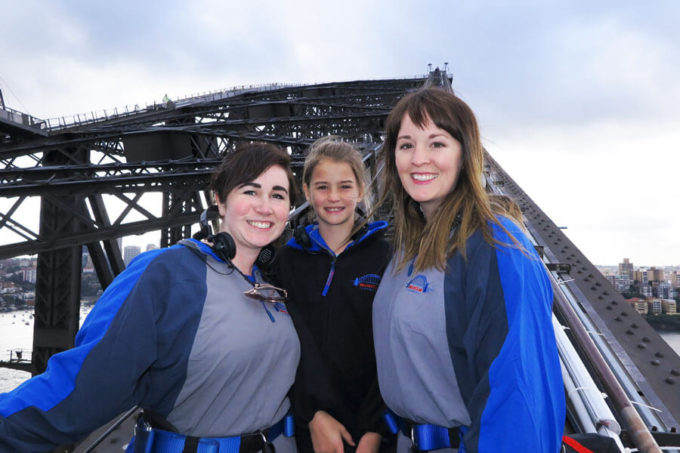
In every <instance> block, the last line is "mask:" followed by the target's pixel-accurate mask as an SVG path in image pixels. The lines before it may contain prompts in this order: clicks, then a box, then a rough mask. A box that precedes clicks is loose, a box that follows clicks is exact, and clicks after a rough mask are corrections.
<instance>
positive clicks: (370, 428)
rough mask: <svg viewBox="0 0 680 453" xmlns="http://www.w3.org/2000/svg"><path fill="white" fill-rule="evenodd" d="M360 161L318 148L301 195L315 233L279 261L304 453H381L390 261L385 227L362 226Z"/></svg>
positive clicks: (345, 148)
mask: <svg viewBox="0 0 680 453" xmlns="http://www.w3.org/2000/svg"><path fill="white" fill-rule="evenodd" d="M364 175H365V172H364V165H363V163H362V160H361V155H360V154H359V152H358V151H357V150H356V149H354V148H353V147H352V146H351V145H349V144H347V143H343V142H342V141H340V140H339V139H338V138H337V137H328V138H324V139H321V140H318V141H317V142H315V143H314V144H313V145H312V147H311V149H310V152H309V154H308V156H307V159H306V160H305V165H304V171H303V176H302V180H303V183H304V185H303V189H304V193H305V196H306V197H307V200H308V201H309V202H310V204H311V206H312V208H313V209H314V213H315V214H316V217H317V219H318V223H315V224H312V225H309V226H307V227H306V228H304V229H303V228H302V227H300V228H298V229H297V230H296V234H295V236H294V237H293V238H292V239H291V240H290V242H288V244H286V246H284V247H283V248H282V250H281V251H280V252H279V256H278V260H277V263H278V265H277V277H278V281H279V283H280V284H281V285H282V286H283V287H285V288H286V289H287V290H288V294H289V300H290V301H291V302H290V304H289V305H290V309H291V315H292V317H293V321H294V322H295V324H296V327H297V328H298V333H299V334H300V339H301V344H302V354H303V358H302V360H301V365H300V367H299V369H298V375H297V377H296V383H295V389H294V404H293V410H294V415H295V419H296V424H297V426H296V434H295V436H296V439H297V441H298V448H299V450H300V451H302V452H311V451H312V450H314V451H316V452H331V451H333V452H335V451H338V452H342V451H343V441H344V451H345V452H347V451H352V450H353V449H354V447H356V451H357V452H358V453H369V452H376V451H377V450H378V448H379V446H380V443H381V436H380V434H379V433H378V432H379V431H381V430H382V429H383V428H382V427H383V423H384V422H383V420H382V417H383V415H384V413H385V407H384V405H383V403H382V399H381V398H380V393H379V391H378V385H377V376H376V366H375V356H374V350H373V335H372V331H371V305H372V302H373V296H374V294H375V291H376V289H377V288H378V283H379V282H380V278H381V275H382V273H383V271H384V269H385V267H386V265H387V262H388V261H389V254H390V253H389V246H388V244H387V243H386V241H385V240H384V239H383V238H382V236H383V231H384V230H385V228H386V227H387V223H386V222H373V223H368V224H366V225H364V226H362V227H361V228H359V226H360V225H361V224H363V223H365V222H363V219H361V218H360V217H359V216H357V205H358V204H359V203H360V202H361V201H362V200H363V199H364V198H365V196H366V182H365V176H364Z"/></svg>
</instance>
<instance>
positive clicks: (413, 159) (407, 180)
mask: <svg viewBox="0 0 680 453" xmlns="http://www.w3.org/2000/svg"><path fill="white" fill-rule="evenodd" d="M394 153H395V164H396V168H397V173H398V175H399V179H400V180H401V184H402V185H403V187H404V190H406V192H407V193H408V194H409V195H410V196H411V198H413V200H414V201H416V202H418V203H419V204H420V207H421V209H422V210H423V214H424V215H425V218H426V219H430V218H431V216H432V214H433V213H434V212H435V211H436V209H437V207H438V206H439V205H440V203H441V202H442V201H443V200H444V198H445V197H446V196H447V195H448V194H449V193H450V192H451V191H452V190H453V189H454V188H455V187H456V182H457V180H458V174H459V173H460V169H461V166H462V162H463V148H462V146H461V144H460V143H459V142H458V140H456V139H455V138H453V137H452V136H451V134H449V133H448V132H447V131H445V130H444V129H440V128H438V127H437V126H436V125H435V124H434V123H433V122H432V120H430V118H427V121H425V123H424V125H423V128H422V129H421V128H419V127H418V126H416V125H415V124H414V123H413V121H412V120H411V118H410V117H409V116H408V114H406V115H404V117H403V118H402V120H401V127H400V128H399V133H398V135H397V142H396V148H395V150H394Z"/></svg>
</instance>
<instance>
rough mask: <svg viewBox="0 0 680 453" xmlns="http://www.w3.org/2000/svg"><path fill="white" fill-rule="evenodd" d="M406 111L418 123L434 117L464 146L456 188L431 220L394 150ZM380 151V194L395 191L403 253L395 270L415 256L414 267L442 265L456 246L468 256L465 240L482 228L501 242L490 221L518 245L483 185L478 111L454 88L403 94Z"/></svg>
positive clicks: (487, 236) (399, 243) (501, 210)
mask: <svg viewBox="0 0 680 453" xmlns="http://www.w3.org/2000/svg"><path fill="white" fill-rule="evenodd" d="M406 115H408V117H409V118H411V121H413V123H414V124H415V125H416V126H417V127H420V128H422V127H424V126H425V125H426V124H427V122H428V121H432V123H434V125H435V126H437V127H438V128H439V129H443V130H445V131H446V132H448V133H449V134H450V135H451V137H453V138H454V139H456V140H457V141H458V142H459V143H460V144H461V147H462V151H463V155H462V165H461V170H460V173H459V175H458V180H457V182H456V185H455V188H454V189H453V190H452V191H451V193H449V194H448V195H447V196H446V197H445V198H444V200H442V202H441V205H440V206H439V208H438V209H437V212H436V213H435V214H434V215H433V217H432V219H428V220H426V219H425V218H424V216H423V214H422V213H421V211H420V209H419V205H418V203H416V202H415V201H414V200H413V199H412V198H411V197H410V195H409V194H408V193H407V192H406V190H405V189H404V186H403V185H402V183H401V179H400V178H399V174H398V172H397V167H396V161H395V149H396V145H397V137H398V135H399V130H400V129H401V123H402V120H403V119H404V117H405V116H406ZM381 154H382V158H383V162H384V163H385V170H384V172H383V178H384V179H383V182H384V184H383V195H382V197H381V198H382V200H384V199H386V197H387V195H388V194H390V195H391V196H392V204H393V212H394V215H395V221H394V227H395V232H394V236H393V240H394V242H395V250H397V253H400V255H399V257H398V261H397V269H403V268H404V267H405V266H406V264H407V263H408V262H410V261H411V260H413V259H414V258H415V263H414V268H415V269H416V270H419V271H420V270H423V269H427V268H430V267H436V268H438V269H444V267H445V264H446V258H447V256H450V255H451V254H452V253H453V252H454V251H455V250H459V251H460V252H461V254H462V255H463V256H465V243H466V241H467V239H468V238H469V237H470V235H472V233H473V232H474V231H476V230H481V232H482V235H483V236H484V239H485V240H486V241H487V242H488V243H490V244H499V242H498V241H497V240H495V239H494V237H493V235H492V232H491V227H490V224H496V225H498V226H499V227H500V228H501V229H502V230H504V231H505V232H506V233H508V235H509V237H510V240H511V241H512V243H513V244H514V245H515V246H518V245H519V242H518V241H517V239H516V238H515V237H514V236H513V235H512V234H510V233H509V232H508V231H507V230H506V228H505V227H504V226H503V225H502V224H501V223H500V221H499V220H498V219H497V217H496V216H497V215H498V214H501V215H507V209H505V207H506V205H505V204H504V203H501V202H494V203H492V202H491V200H490V198H489V194H488V193H487V192H486V190H485V187H484V182H483V178H482V171H483V167H484V148H483V147H482V142H481V139H480V134H479V127H478V126H477V120H476V119H475V115H474V113H473V112H472V109H470V107H469V106H468V105H467V104H466V103H465V102H463V101H462V100H461V99H460V98H458V97H457V96H455V95H454V94H453V93H450V92H448V91H444V90H443V89H441V88H424V89H420V90H418V91H416V92H413V93H410V94H408V95H407V96H405V97H404V98H403V99H401V100H400V101H399V102H398V103H397V105H396V106H395V107H394V108H393V109H392V111H391V112H390V114H389V116H388V117H387V120H386V123H385V142H384V144H383V147H382V150H381ZM382 200H381V201H382ZM508 206H509V205H508ZM456 219H458V220H456ZM454 224H458V230H457V233H456V234H455V235H453V237H452V236H451V228H452V226H453V225H454Z"/></svg>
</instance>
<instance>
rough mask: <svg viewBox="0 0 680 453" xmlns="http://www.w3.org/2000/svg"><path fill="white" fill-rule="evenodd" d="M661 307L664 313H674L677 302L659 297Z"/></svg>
mask: <svg viewBox="0 0 680 453" xmlns="http://www.w3.org/2000/svg"><path fill="white" fill-rule="evenodd" d="M661 307H662V309H663V312H664V314H667V315H674V314H676V313H677V310H676V308H677V304H676V302H675V301H674V300H673V299H661Z"/></svg>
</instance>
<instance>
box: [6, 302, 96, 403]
mask: <svg viewBox="0 0 680 453" xmlns="http://www.w3.org/2000/svg"><path fill="white" fill-rule="evenodd" d="M89 311H90V307H86V308H83V309H81V311H80V322H81V323H82V322H83V320H84V319H85V316H86V315H87V313H89ZM32 346H33V309H30V310H18V311H11V312H7V313H0V360H2V361H8V360H9V359H10V353H11V354H12V358H16V351H21V353H22V357H23V358H24V359H28V360H30V359H31V351H32V349H33V347H32ZM30 377H31V375H30V373H26V372H24V371H18V370H10V369H8V368H0V393H3V392H8V391H10V390H12V389H13V388H15V387H17V386H18V385H20V384H21V383H22V382H24V381H25V380H26V379H28V378H30Z"/></svg>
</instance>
